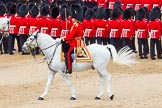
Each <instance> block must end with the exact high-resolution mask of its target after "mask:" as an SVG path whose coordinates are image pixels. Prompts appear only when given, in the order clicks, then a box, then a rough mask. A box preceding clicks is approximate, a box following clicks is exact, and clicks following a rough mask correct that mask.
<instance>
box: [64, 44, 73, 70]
mask: <svg viewBox="0 0 162 108" xmlns="http://www.w3.org/2000/svg"><path fill="white" fill-rule="evenodd" d="M73 53H74V47H72V46H71V47H70V48H69V50H68V52H67V53H65V65H66V68H67V69H68V70H72V62H73V59H72V57H71V54H73Z"/></svg>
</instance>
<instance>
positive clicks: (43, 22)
mask: <svg viewBox="0 0 162 108" xmlns="http://www.w3.org/2000/svg"><path fill="white" fill-rule="evenodd" d="M48 14H49V7H48V6H47V5H44V6H42V7H41V8H40V19H39V23H40V32H42V33H45V34H50V30H51V26H50V25H51V24H50V19H49V17H48Z"/></svg>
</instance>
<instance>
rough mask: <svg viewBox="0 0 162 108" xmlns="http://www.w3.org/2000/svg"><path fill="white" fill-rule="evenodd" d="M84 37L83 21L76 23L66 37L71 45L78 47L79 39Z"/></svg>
mask: <svg viewBox="0 0 162 108" xmlns="http://www.w3.org/2000/svg"><path fill="white" fill-rule="evenodd" d="M82 37H83V27H82V24H81V23H74V24H73V26H72V27H71V29H70V32H69V34H68V35H67V36H66V37H65V38H64V40H65V41H68V43H69V44H70V46H72V47H77V40H78V39H79V38H80V39H81V38H82Z"/></svg>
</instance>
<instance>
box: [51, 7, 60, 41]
mask: <svg viewBox="0 0 162 108" xmlns="http://www.w3.org/2000/svg"><path fill="white" fill-rule="evenodd" d="M50 15H51V19H50V22H51V32H50V36H52V38H53V39H56V38H59V37H60V20H59V19H57V17H58V15H59V8H58V7H57V6H53V7H52V8H51V10H50Z"/></svg>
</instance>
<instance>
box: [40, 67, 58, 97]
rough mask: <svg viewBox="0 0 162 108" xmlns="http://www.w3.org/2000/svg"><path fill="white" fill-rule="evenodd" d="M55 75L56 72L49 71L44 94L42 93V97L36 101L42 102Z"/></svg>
mask: <svg viewBox="0 0 162 108" xmlns="http://www.w3.org/2000/svg"><path fill="white" fill-rule="evenodd" d="M55 74H56V72H53V71H51V70H50V71H49V73H48V80H47V83H46V88H45V90H44V92H43V93H42V95H41V96H39V97H38V100H43V99H44V96H46V95H47V93H48V90H49V87H50V85H51V83H52V79H53V78H54V76H55Z"/></svg>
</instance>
